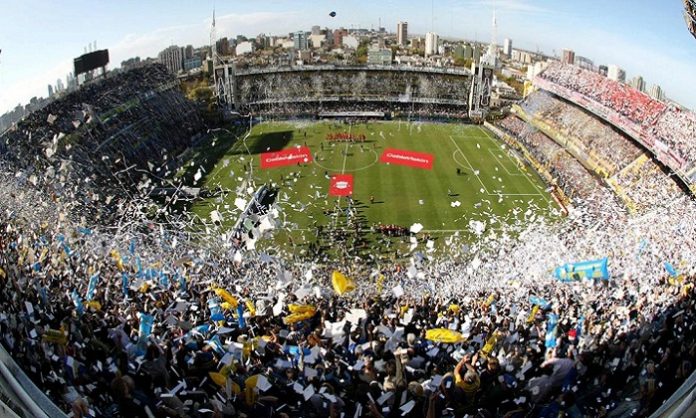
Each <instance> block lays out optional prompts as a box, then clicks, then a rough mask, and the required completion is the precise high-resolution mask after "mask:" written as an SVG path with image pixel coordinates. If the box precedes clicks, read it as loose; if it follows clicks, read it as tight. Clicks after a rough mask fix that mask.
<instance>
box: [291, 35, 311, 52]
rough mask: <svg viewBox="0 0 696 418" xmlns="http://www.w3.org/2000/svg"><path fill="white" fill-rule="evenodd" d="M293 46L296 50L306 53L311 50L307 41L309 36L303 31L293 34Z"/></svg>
mask: <svg viewBox="0 0 696 418" xmlns="http://www.w3.org/2000/svg"><path fill="white" fill-rule="evenodd" d="M292 40H293V45H294V48H295V49H299V50H300V51H304V50H305V49H308V48H309V43H308V41H307V34H306V33H305V32H303V31H297V32H295V33H293V34H292Z"/></svg>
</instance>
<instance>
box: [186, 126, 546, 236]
mask: <svg viewBox="0 0 696 418" xmlns="http://www.w3.org/2000/svg"><path fill="white" fill-rule="evenodd" d="M338 133H349V134H353V135H361V136H362V135H364V137H365V138H366V141H364V142H361V143H350V142H332V141H329V140H327V137H328V136H329V135H330V134H338ZM217 141H218V142H217V143H216V144H215V147H216V149H217V154H218V156H219V155H222V156H221V157H220V158H219V159H217V161H216V162H215V164H214V165H213V168H212V169H211V170H210V171H209V172H208V173H202V175H203V177H202V178H201V180H200V181H199V184H198V185H200V186H203V187H205V188H206V189H208V190H220V189H222V190H230V191H231V192H229V193H226V194H223V195H218V196H214V197H210V198H206V199H202V200H198V201H196V202H195V203H194V204H193V205H192V207H191V209H190V210H191V211H192V212H193V213H194V214H195V215H197V216H199V217H200V218H201V220H202V222H203V223H210V213H211V211H213V210H217V211H219V212H220V213H222V214H223V219H224V221H223V226H225V227H230V226H232V225H234V223H235V221H236V218H234V216H233V213H234V212H233V210H234V201H235V199H236V198H237V197H238V196H237V194H236V193H235V192H234V191H235V190H236V189H238V187H239V186H240V184H242V183H243V182H244V181H245V180H246V179H248V178H249V177H250V176H251V177H252V178H253V179H254V183H255V186H256V187H258V186H260V185H261V184H270V185H275V186H276V187H279V189H280V193H279V199H278V200H277V202H278V204H279V206H280V208H281V220H283V221H284V222H287V224H286V225H287V226H288V227H287V228H286V229H287V230H288V231H294V232H295V235H296V237H304V236H305V235H311V234H304V233H303V232H305V233H306V232H312V231H314V230H316V228H317V227H321V228H331V227H333V228H341V225H344V227H346V228H348V225H349V224H348V223H347V222H346V221H347V219H349V218H350V216H351V215H352V216H354V217H359V219H360V222H359V228H365V229H366V228H371V227H373V226H376V225H380V224H381V225H398V226H402V227H406V228H408V227H410V226H411V225H412V224H414V223H420V224H422V225H423V232H424V233H427V234H429V235H442V234H451V233H456V232H457V231H461V232H463V233H467V231H469V230H470V228H469V225H470V221H472V220H475V221H482V222H486V223H489V220H490V217H491V216H490V215H491V214H495V215H498V216H502V217H514V216H518V217H519V216H522V215H523V214H524V212H526V211H527V210H528V209H530V208H531V209H533V210H535V211H542V212H545V213H546V214H549V213H550V209H551V208H552V207H553V206H554V203H553V200H552V199H551V197H550V196H549V194H548V193H547V192H546V191H545V187H546V186H545V185H544V183H543V182H542V180H541V179H540V178H539V177H538V175H537V174H536V173H535V172H533V170H527V169H525V168H523V166H522V164H521V163H520V160H518V158H517V156H516V155H515V154H514V153H512V152H511V151H509V150H508V149H507V147H505V146H504V145H502V146H501V143H500V142H499V141H498V140H497V139H496V138H495V137H494V136H493V134H492V133H490V132H489V131H487V130H486V129H484V128H482V127H479V126H474V125H460V124H438V123H407V122H369V123H367V124H352V125H348V124H344V123H342V122H296V123H292V122H287V123H285V122H279V123H262V124H259V125H256V126H254V127H253V129H252V131H251V133H250V134H249V136H248V137H247V139H246V140H244V141H242V139H241V138H240V139H238V140H237V141H236V142H232V141H231V140H230V139H229V138H228V139H227V141H229V145H227V144H224V143H221V141H223V140H222V139H218V140H217ZM296 146H307V147H308V148H309V149H310V150H311V153H312V156H313V159H314V161H312V162H311V163H309V164H301V165H292V166H285V167H280V168H271V169H263V170H262V169H261V168H260V154H261V153H264V152H270V151H279V150H281V149H288V148H290V147H296ZM221 147H223V148H221ZM225 147H226V148H225ZM385 148H396V149H402V150H408V151H415V152H420V153H427V154H432V155H433V156H434V164H433V168H432V170H427V169H419V168H412V167H407V166H400V165H395V164H386V163H382V162H380V155H381V153H382V152H383V150H384V149H385ZM249 163H251V173H250V172H249ZM458 169H459V174H458V171H457V170H458ZM332 174H352V175H353V178H354V189H353V201H352V202H351V203H350V208H351V209H354V212H352V213H350V214H348V211H347V210H346V209H347V208H348V207H349V201H348V198H345V197H341V198H338V197H332V196H328V189H329V176H330V175H332ZM237 213H238V212H237ZM225 214H227V215H225ZM341 219H343V220H341ZM354 224H355V222H353V223H350V228H355V225H354ZM491 227H494V226H493V225H491ZM304 241H305V242H306V241H307V240H306V239H305V240H304Z"/></svg>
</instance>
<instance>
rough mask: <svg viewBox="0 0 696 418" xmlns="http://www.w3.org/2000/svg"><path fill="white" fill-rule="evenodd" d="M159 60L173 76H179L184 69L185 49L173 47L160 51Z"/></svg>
mask: <svg viewBox="0 0 696 418" xmlns="http://www.w3.org/2000/svg"><path fill="white" fill-rule="evenodd" d="M157 58H158V59H159V62H160V63H161V64H162V65H164V66H165V67H167V69H168V70H169V71H170V72H171V73H172V74H177V73H179V71H181V70H183V69H184V48H181V47H178V46H176V45H172V46H170V47H169V48H167V49H164V50H162V51H160V53H159V54H157Z"/></svg>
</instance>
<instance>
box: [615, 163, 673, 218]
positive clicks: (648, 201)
mask: <svg viewBox="0 0 696 418" xmlns="http://www.w3.org/2000/svg"><path fill="white" fill-rule="evenodd" d="M609 184H610V185H617V186H618V188H619V190H618V192H619V193H620V194H625V198H627V199H628V201H629V203H630V204H631V205H632V206H633V209H634V210H636V211H638V212H646V211H649V210H653V209H654V208H655V207H657V206H660V205H665V204H669V203H670V202H672V201H674V199H676V198H677V197H679V196H680V195H681V194H682V191H681V189H680V188H679V186H677V183H676V182H675V179H673V178H671V177H670V175H669V174H666V173H665V171H664V169H662V167H660V165H659V163H657V162H655V161H653V160H652V159H650V158H649V157H647V156H643V157H642V158H641V159H639V160H638V161H636V162H635V163H634V164H632V165H631V166H629V167H626V168H625V169H623V170H622V171H621V172H619V173H617V175H616V176H614V177H613V178H612V179H610V182H609Z"/></svg>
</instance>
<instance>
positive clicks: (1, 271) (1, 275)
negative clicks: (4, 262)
mask: <svg viewBox="0 0 696 418" xmlns="http://www.w3.org/2000/svg"><path fill="white" fill-rule="evenodd" d="M0 277H2V278H3V279H5V278H7V275H6V274H5V270H3V269H2V267H0Z"/></svg>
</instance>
